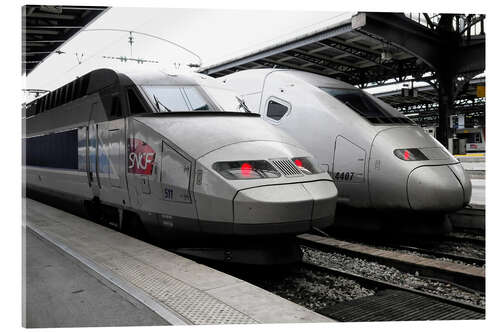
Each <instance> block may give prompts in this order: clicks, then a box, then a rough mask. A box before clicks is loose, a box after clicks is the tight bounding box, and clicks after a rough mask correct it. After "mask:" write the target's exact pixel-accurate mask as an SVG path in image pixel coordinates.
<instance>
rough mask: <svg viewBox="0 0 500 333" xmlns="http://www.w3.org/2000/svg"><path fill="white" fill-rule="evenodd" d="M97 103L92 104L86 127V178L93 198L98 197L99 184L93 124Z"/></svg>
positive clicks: (96, 132)
mask: <svg viewBox="0 0 500 333" xmlns="http://www.w3.org/2000/svg"><path fill="white" fill-rule="evenodd" d="M96 109H97V103H93V104H92V106H91V110H90V116H89V123H88V126H87V177H88V181H89V186H90V188H91V190H92V195H93V196H94V197H99V194H100V189H101V182H100V179H99V159H98V156H99V145H98V144H97V143H98V135H99V124H97V123H96V122H95V115H96Z"/></svg>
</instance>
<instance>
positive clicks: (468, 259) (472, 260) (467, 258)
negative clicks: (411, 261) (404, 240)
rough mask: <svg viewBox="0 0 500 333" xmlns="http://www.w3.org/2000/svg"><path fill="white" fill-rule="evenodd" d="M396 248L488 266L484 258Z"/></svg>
mask: <svg viewBox="0 0 500 333" xmlns="http://www.w3.org/2000/svg"><path fill="white" fill-rule="evenodd" d="M394 247H395V248H397V249H401V250H407V251H414V252H418V253H421V254H427V255H430V256H434V257H442V258H449V259H452V260H455V261H461V262H464V263H467V264H471V265H476V266H479V267H482V266H484V265H485V264H486V260H485V259H483V258H476V257H471V256H461V255H456V254H454V253H450V252H442V251H436V250H430V249H426V248H423V247H416V246H406V245H399V246H394Z"/></svg>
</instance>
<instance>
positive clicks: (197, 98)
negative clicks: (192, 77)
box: [184, 87, 210, 111]
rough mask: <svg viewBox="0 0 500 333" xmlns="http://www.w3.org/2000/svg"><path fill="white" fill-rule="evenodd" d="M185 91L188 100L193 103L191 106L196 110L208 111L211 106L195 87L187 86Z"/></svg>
mask: <svg viewBox="0 0 500 333" xmlns="http://www.w3.org/2000/svg"><path fill="white" fill-rule="evenodd" d="M184 92H185V93H186V97H187V100H188V101H189V104H191V108H192V109H193V110H194V111H208V110H210V106H209V105H208V103H207V101H206V100H205V98H203V96H202V95H201V94H200V92H199V91H198V90H197V89H196V88H194V87H185V88H184Z"/></svg>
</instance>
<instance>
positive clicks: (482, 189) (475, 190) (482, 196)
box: [470, 179, 486, 209]
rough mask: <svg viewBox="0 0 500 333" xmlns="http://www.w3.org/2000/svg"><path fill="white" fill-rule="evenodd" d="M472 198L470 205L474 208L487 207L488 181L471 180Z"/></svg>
mask: <svg viewBox="0 0 500 333" xmlns="http://www.w3.org/2000/svg"><path fill="white" fill-rule="evenodd" d="M471 183H472V196H471V200H470V203H471V205H472V206H473V207H476V208H482V209H485V205H486V180H484V179H471Z"/></svg>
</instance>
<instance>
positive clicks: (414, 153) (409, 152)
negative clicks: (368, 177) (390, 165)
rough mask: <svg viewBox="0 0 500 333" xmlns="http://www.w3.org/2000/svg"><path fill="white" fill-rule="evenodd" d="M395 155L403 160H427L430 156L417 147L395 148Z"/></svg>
mask: <svg viewBox="0 0 500 333" xmlns="http://www.w3.org/2000/svg"><path fill="white" fill-rule="evenodd" d="M394 155H396V156H397V157H398V158H399V159H400V160H403V161H425V160H428V158H427V157H426V156H425V155H424V153H422V152H421V151H420V149H417V148H411V149H410V148H408V149H395V150H394Z"/></svg>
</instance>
